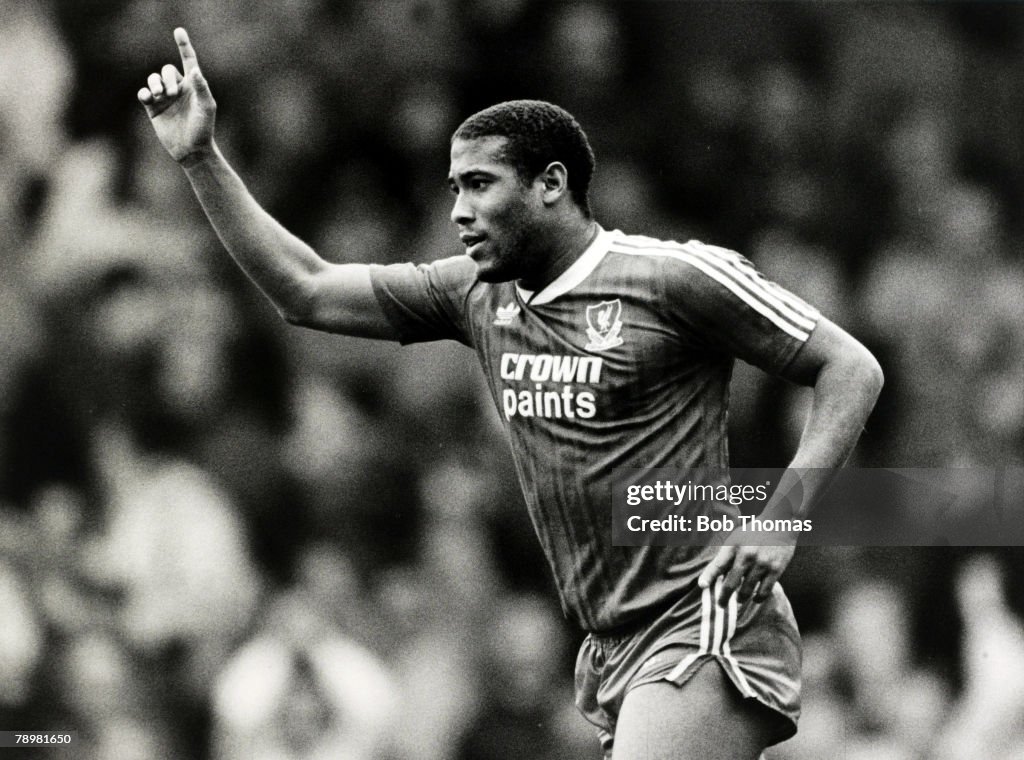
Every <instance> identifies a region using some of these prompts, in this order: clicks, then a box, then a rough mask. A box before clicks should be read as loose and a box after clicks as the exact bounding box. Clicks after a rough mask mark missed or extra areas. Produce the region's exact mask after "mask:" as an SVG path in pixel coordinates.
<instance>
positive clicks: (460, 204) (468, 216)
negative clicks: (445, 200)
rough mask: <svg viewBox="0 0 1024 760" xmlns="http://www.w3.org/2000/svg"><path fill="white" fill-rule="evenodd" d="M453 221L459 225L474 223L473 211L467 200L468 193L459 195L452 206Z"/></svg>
mask: <svg viewBox="0 0 1024 760" xmlns="http://www.w3.org/2000/svg"><path fill="white" fill-rule="evenodd" d="M452 221H453V222H455V223H456V224H458V225H463V224H467V223H469V222H471V221H473V209H472V208H471V207H470V205H469V202H468V201H467V200H466V193H458V194H457V195H456V196H455V202H454V203H453V204H452Z"/></svg>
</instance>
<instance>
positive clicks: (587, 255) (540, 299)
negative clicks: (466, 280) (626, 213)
mask: <svg viewBox="0 0 1024 760" xmlns="http://www.w3.org/2000/svg"><path fill="white" fill-rule="evenodd" d="M613 234H614V233H612V232H608V231H607V230H605V229H604V228H603V227H601V226H600V225H598V227H597V235H595V236H594V239H593V241H591V243H590V245H589V246H587V250H585V251H584V252H583V253H582V254H580V257H579V258H578V259H576V261H574V262H573V263H572V265H571V266H570V267H569V268H568V269H566V270H565V271H564V272H562V273H561V274H560V275H558V277H556V278H555V279H554V280H552V281H551V282H549V283H548V284H547V286H546V287H545V288H544V289H543V290H541V291H540V292H539V293H537V294H536V295H534V291H531V290H523V288H521V287H519V283H518V282H517V283H516V292H517V293H518V294H519V297H520V298H521V299H523V301H524V302H525V303H528V304H530V305H531V306H540V305H542V304H546V303H550V302H551V301H553V300H555V299H556V298H558V297H559V296H561V295H565V294H566V293H568V292H569V291H570V290H572V289H573V288H575V287H576V286H577V285H579V284H580V283H581V282H583V281H584V280H585V279H587V277H588V276H590V273H591V272H593V271H594V270H595V269H597V265H598V264H600V263H601V261H602V259H604V256H605V254H606V253H608V249H609V248H610V247H611V242H612V235H613ZM531 299H532V300H531Z"/></svg>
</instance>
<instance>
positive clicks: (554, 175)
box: [537, 161, 569, 206]
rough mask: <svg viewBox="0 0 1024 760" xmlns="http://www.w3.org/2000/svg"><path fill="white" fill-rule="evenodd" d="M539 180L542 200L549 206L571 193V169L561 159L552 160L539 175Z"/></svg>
mask: <svg viewBox="0 0 1024 760" xmlns="http://www.w3.org/2000/svg"><path fill="white" fill-rule="evenodd" d="M537 181H538V182H540V183H541V189H542V193H543V194H542V196H541V198H542V200H543V201H544V204H545V205H547V206H550V205H553V204H555V203H557V202H558V201H559V199H560V198H562V197H563V196H565V195H568V193H569V170H568V169H566V168H565V164H563V163H562V162H561V161H552V162H551V163H550V164H548V165H547V168H546V169H544V171H542V172H541V173H540V174H539V175H537Z"/></svg>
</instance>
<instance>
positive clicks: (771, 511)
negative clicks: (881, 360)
mask: <svg viewBox="0 0 1024 760" xmlns="http://www.w3.org/2000/svg"><path fill="white" fill-rule="evenodd" d="M782 376H783V377H785V378H786V379H787V380H791V381H793V382H795V383H799V384H801V385H809V386H813V387H814V400H813V403H812V406H811V411H810V415H809V416H808V419H807V424H806V426H805V428H804V432H803V435H802V436H801V438H800V445H799V446H798V448H797V452H796V455H795V456H794V458H793V461H792V462H791V464H790V467H789V469H788V470H787V471H786V473H785V474H784V475H783V477H782V479H781V480H780V482H779V486H778V488H776V490H775V493H774V494H773V495H772V498H771V499H770V500H769V502H768V506H766V507H765V510H764V512H763V513H762V515H761V516H762V517H767V518H779V517H783V518H785V517H789V518H802V517H806V515H807V514H808V513H809V511H810V509H811V507H812V506H813V505H814V503H815V502H816V501H817V500H818V498H820V496H821V494H822V493H823V492H824V490H825V488H826V487H827V486H828V482H829V480H830V477H829V475H830V472H831V471H832V470H833V469H835V468H837V467H841V466H842V465H843V463H844V462H845V461H846V460H847V458H848V457H849V456H850V452H851V451H853V447H854V445H855V444H856V443H857V439H858V438H859V437H860V434H861V431H862V430H863V428H864V422H865V421H866V420H867V418H868V415H869V414H870V413H871V409H872V408H873V407H874V405H875V401H876V400H877V399H878V394H879V392H880V391H881V389H882V381H883V377H882V368H881V367H880V366H879V364H878V362H877V361H876V359H875V357H874V356H872V355H871V352H869V351H868V350H867V349H866V348H865V347H864V346H863V345H862V344H861V343H860V342H859V341H858V340H857V339H856V338H854V337H853V336H851V335H850V334H849V333H847V332H846V331H845V330H843V329H841V328H840V327H838V326H837V325H835V324H834V323H832V322H830V321H829V320H827V319H825V318H821V320H820V322H819V323H818V325H817V327H816V328H815V330H814V331H813V332H812V333H811V336H810V337H809V338H808V339H807V342H806V343H805V344H804V345H803V347H802V348H801V349H800V350H799V352H798V353H797V354H796V356H795V357H794V358H793V360H792V362H790V364H789V365H788V367H787V368H786V369H785V370H784V371H783V373H782ZM733 536H736V538H735V539H733V537H730V539H729V541H728V542H727V543H726V545H725V546H723V547H722V548H721V549H719V551H718V554H717V555H716V556H715V558H714V559H713V560H712V561H711V562H710V563H709V564H708V566H707V567H706V568H705V569H704V571H703V572H702V573H701V576H700V579H699V580H698V583H699V584H700V585H701V587H708V586H710V585H711V584H712V583H713V582H714V580H715V578H717V577H718V576H724V578H725V580H724V582H723V584H722V599H723V600H724V599H726V598H728V596H729V595H730V594H731V593H732V592H734V591H737V590H738V592H739V594H738V599H739V601H740V602H743V601H746V600H747V599H749V598H750V596H751V595H754V598H755V599H756V600H757V601H763V600H765V599H767V598H768V596H769V595H770V593H771V589H772V586H773V585H774V584H775V582H776V581H777V580H778V578H779V576H780V575H782V573H783V571H784V570H785V569H786V567H787V566H788V565H789V562H790V560H791V559H792V558H793V552H794V551H795V543H796V538H797V537H796V535H795V534H794V535H782V536H781V537H780V544H782V545H778V546H744V545H740V544H739V543H734V542H733V541H737V542H738V541H740V540H742V539H740V537H739V536H738V535H737V534H735V533H734V534H733ZM755 589H756V594H755V593H754V592H755Z"/></svg>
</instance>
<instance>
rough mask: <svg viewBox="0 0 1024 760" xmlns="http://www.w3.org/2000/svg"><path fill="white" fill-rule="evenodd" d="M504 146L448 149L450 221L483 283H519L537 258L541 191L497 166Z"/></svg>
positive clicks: (497, 142)
mask: <svg viewBox="0 0 1024 760" xmlns="http://www.w3.org/2000/svg"><path fill="white" fill-rule="evenodd" d="M506 142H507V139H506V138H504V137H481V138H477V139H474V140H462V139H456V140H455V141H454V142H453V143H452V157H451V159H452V163H451V172H450V173H449V175H448V182H449V184H450V185H451V188H452V192H453V193H455V203H454V205H453V206H452V221H453V222H455V224H456V225H457V226H458V230H459V239H460V240H461V241H462V243H463V244H464V245H465V246H466V253H467V254H468V255H469V256H470V258H472V259H473V261H475V262H476V265H477V276H478V277H479V278H480V279H481V280H482V281H483V282H506V281H508V280H515V279H519V278H521V277H524V276H526V275H528V274H529V273H530V272H531V271H532V270H533V269H534V268H535V265H536V263H537V262H536V259H537V258H538V257H537V255H536V254H537V252H538V251H537V249H538V240H537V239H536V238H537V235H536V234H535V232H536V229H537V219H538V214H539V212H540V210H541V209H542V208H543V204H542V203H541V200H540V198H541V195H540V190H539V188H540V185H539V184H533V183H530V184H527V183H524V182H523V180H522V179H521V177H520V176H519V173H518V172H517V171H516V169H515V167H514V166H512V165H511V164H508V163H505V162H504V161H502V160H501V156H502V149H503V147H504V145H505V143H506Z"/></svg>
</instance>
